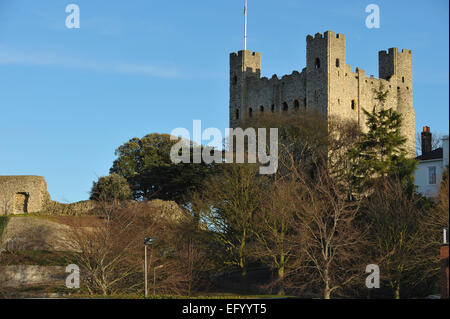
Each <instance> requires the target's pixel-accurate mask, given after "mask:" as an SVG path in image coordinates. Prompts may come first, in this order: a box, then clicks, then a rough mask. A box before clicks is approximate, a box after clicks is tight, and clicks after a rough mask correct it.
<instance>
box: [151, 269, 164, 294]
mask: <svg viewBox="0 0 450 319" xmlns="http://www.w3.org/2000/svg"><path fill="white" fill-rule="evenodd" d="M163 267H164V265H160V266H157V267H155V268H153V296H155V295H156V269H161V268H163Z"/></svg>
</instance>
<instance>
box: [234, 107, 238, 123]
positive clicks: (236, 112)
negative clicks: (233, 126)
mask: <svg viewBox="0 0 450 319" xmlns="http://www.w3.org/2000/svg"><path fill="white" fill-rule="evenodd" d="M234 114H235V117H236V120H239V110H238V109H236V111H235V113H234Z"/></svg>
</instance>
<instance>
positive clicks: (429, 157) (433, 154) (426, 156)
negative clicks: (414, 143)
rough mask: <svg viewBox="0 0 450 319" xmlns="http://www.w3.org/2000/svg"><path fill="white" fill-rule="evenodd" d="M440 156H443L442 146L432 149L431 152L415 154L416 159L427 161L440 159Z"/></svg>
mask: <svg viewBox="0 0 450 319" xmlns="http://www.w3.org/2000/svg"><path fill="white" fill-rule="evenodd" d="M442 158H444V152H443V150H442V147H439V148H437V149H435V150H432V151H431V152H428V153H425V154H422V155H420V156H417V157H416V160H419V161H429V160H434V159H442Z"/></svg>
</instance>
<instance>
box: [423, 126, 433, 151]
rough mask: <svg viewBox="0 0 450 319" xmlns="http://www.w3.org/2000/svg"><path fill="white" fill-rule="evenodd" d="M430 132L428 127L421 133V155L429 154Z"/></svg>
mask: <svg viewBox="0 0 450 319" xmlns="http://www.w3.org/2000/svg"><path fill="white" fill-rule="evenodd" d="M431 151H432V149H431V132H430V128H429V127H428V126H424V127H423V132H422V155H423V154H426V153H429V152H431Z"/></svg>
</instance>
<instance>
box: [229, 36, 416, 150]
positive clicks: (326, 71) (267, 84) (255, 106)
mask: <svg viewBox="0 0 450 319" xmlns="http://www.w3.org/2000/svg"><path fill="white" fill-rule="evenodd" d="M378 59H379V77H378V78H376V77H374V76H373V75H370V76H369V77H368V76H367V75H366V72H365V71H364V70H363V69H361V68H359V67H357V68H355V71H352V67H351V65H349V64H347V63H346V44H345V36H344V35H343V34H341V33H337V34H336V33H335V32H333V31H326V32H325V33H323V34H322V33H320V32H318V33H316V34H315V35H314V36H312V35H308V36H307V37H306V67H305V68H303V69H302V71H301V72H299V71H296V70H294V71H293V72H292V73H291V74H286V75H283V76H281V77H280V76H278V75H276V74H274V75H272V77H271V78H270V79H269V78H268V77H261V70H262V67H261V65H262V64H261V60H262V55H261V53H259V52H252V51H248V50H246V51H239V52H235V53H231V54H230V106H229V107H230V127H239V126H240V125H241V123H242V121H244V120H245V119H246V118H249V117H252V116H257V114H258V113H259V112H288V113H289V112H299V111H302V110H305V109H316V110H319V111H321V112H324V113H326V114H327V115H328V116H333V117H336V116H339V117H341V118H343V119H347V120H354V121H356V122H357V123H359V124H360V127H361V129H362V130H366V129H367V128H366V127H365V124H364V123H365V120H366V119H365V115H364V112H363V111H362V109H363V108H364V109H366V110H372V109H373V107H376V106H377V103H378V102H377V100H376V96H375V93H374V90H376V89H378V88H379V87H380V85H381V84H382V85H383V86H384V87H385V89H387V90H388V91H389V93H388V97H387V101H386V105H385V106H386V107H389V108H393V109H395V110H397V111H399V112H401V113H402V114H403V115H404V128H403V134H404V136H405V137H407V139H408V145H407V147H408V149H409V151H410V152H411V155H412V156H413V155H414V153H415V115H414V108H413V100H412V51H411V50H407V49H402V50H401V52H399V50H398V48H390V49H389V50H387V51H386V50H381V51H379V52H378Z"/></svg>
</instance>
